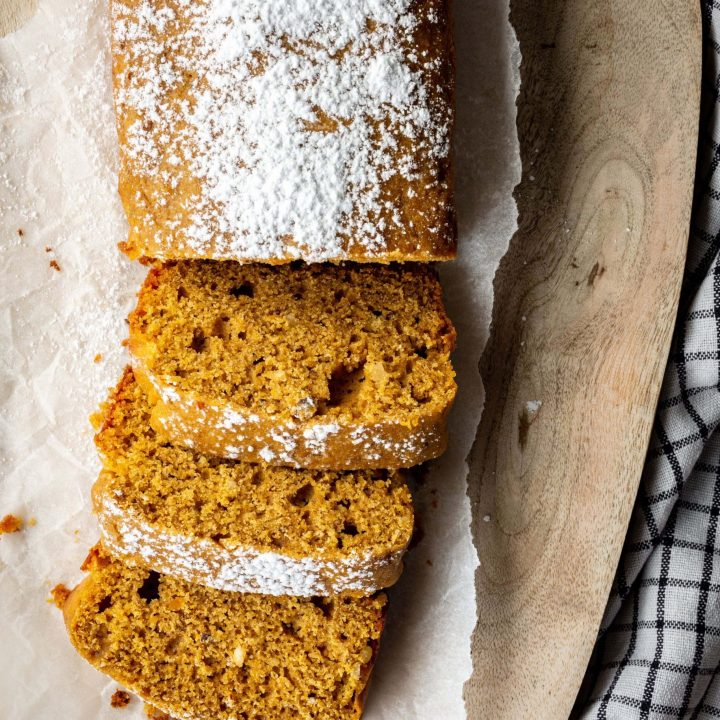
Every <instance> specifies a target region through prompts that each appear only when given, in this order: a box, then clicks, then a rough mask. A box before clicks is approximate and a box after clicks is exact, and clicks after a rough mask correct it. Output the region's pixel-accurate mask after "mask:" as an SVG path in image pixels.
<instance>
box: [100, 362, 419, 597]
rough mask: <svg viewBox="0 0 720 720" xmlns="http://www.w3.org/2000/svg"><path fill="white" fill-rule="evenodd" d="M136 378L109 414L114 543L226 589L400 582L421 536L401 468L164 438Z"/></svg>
mask: <svg viewBox="0 0 720 720" xmlns="http://www.w3.org/2000/svg"><path fill="white" fill-rule="evenodd" d="M149 416H150V408H149V406H148V404H147V400H146V398H145V396H144V393H143V392H142V390H141V389H140V387H139V386H138V384H137V383H136V382H135V379H134V377H133V373H132V370H130V369H129V368H128V369H127V370H126V371H125V374H124V376H123V377H122V379H121V380H120V382H119V384H118V386H117V388H116V389H115V390H114V392H113V393H112V394H111V397H110V399H109V401H108V402H107V403H106V405H105V407H104V411H103V413H102V416H101V417H100V421H101V423H102V424H101V427H100V431H99V432H98V434H97V436H96V444H97V447H98V449H99V451H100V454H101V456H102V458H103V464H104V469H103V472H102V473H101V475H100V478H99V479H98V481H97V483H96V484H95V486H94V488H93V505H94V509H95V512H96V513H97V516H98V519H99V522H100V528H101V532H102V537H103V541H104V543H105V546H106V547H107V548H108V549H109V550H110V551H111V552H113V554H116V555H120V556H123V557H125V558H127V559H128V560H130V561H131V562H133V563H140V564H145V565H147V566H149V567H151V568H153V569H154V570H158V571H160V572H163V573H166V574H168V575H174V576H177V577H180V578H183V579H185V580H189V581H191V582H199V583H202V584H204V585H208V586H210V587H214V588H219V589H221V590H232V591H240V592H260V593H267V594H271V595H302V596H312V595H335V594H338V593H350V594H355V595H358V594H361V595H369V594H371V593H373V592H375V591H376V590H378V589H380V588H382V587H387V586H388V585H392V584H393V583H394V582H395V581H396V580H397V578H398V576H399V575H400V572H401V570H402V557H403V554H404V553H405V550H406V548H407V545H408V543H409V541H410V537H411V535H412V528H413V510H412V499H411V497H410V492H409V490H408V488H407V485H406V483H405V481H404V479H403V477H402V475H401V473H400V472H399V471H394V470H390V471H384V470H373V471H370V470H359V471H353V472H349V471H345V472H331V471H320V470H315V471H311V470H296V469H292V468H284V467H269V466H267V465H264V464H262V465H254V464H250V463H245V462H240V461H237V460H223V459H219V458H213V457H208V456H206V455H201V454H200V453H198V452H196V451H193V450H190V449H188V448H184V447H179V446H174V445H170V444H168V443H164V442H162V441H161V440H160V439H159V438H158V437H157V435H156V433H155V432H154V431H153V430H152V428H151V427H150V425H149V422H148V421H149Z"/></svg>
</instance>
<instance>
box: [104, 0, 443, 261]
mask: <svg viewBox="0 0 720 720" xmlns="http://www.w3.org/2000/svg"><path fill="white" fill-rule="evenodd" d="M111 11H112V57H113V79H114V94H115V105H116V111H117V113H116V114H117V129H118V137H119V142H120V160H121V166H120V177H119V190H120V195H121V198H122V201H123V204H124V206H125V210H126V212H127V215H128V219H129V222H130V233H129V237H128V240H127V242H126V243H124V244H123V248H124V250H125V252H127V253H128V254H129V255H130V256H131V257H133V258H136V257H140V256H146V257H150V258H156V259H173V258H175V259H178V258H180V259H184V258H209V259H233V260H242V261H245V262H252V261H262V262H271V263H282V262H288V261H290V260H293V259H303V260H306V261H312V262H324V261H340V260H347V259H350V260H355V261H375V262H388V261H393V260H420V261H430V260H447V259H450V258H452V257H454V256H455V246H456V242H455V239H456V230H455V217H454V210H453V189H452V177H451V170H450V136H451V132H452V124H453V93H454V76H453V49H452V40H451V32H450V22H449V17H448V0H382V2H374V1H373V2H370V1H368V0H353V2H348V0H328V2H324V3H323V5H322V10H318V8H317V7H316V5H315V4H314V3H312V2H307V1H306V0H172V1H171V2H170V1H168V0H112V1H111Z"/></svg>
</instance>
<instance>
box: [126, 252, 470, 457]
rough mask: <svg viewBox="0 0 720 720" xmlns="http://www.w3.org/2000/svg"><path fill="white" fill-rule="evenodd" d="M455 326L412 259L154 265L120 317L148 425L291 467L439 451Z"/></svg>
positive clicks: (450, 388)
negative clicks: (126, 322) (147, 406)
mask: <svg viewBox="0 0 720 720" xmlns="http://www.w3.org/2000/svg"><path fill="white" fill-rule="evenodd" d="M454 344H455V330H454V328H453V326H452V324H451V322H450V320H449V319H448V317H447V315H446V313H445V310H444V308H443V305H442V290H441V288H440V284H439V282H438V279H437V275H436V273H435V271H434V270H433V269H432V268H430V267H428V266H425V265H418V264H406V265H358V264H345V265H339V266H335V265H323V266H317V265H305V264H303V263H299V264H293V265H282V266H268V265H243V264H240V263H236V262H221V263H215V262H212V261H178V262H169V263H165V264H162V265H158V266H156V267H154V268H153V269H152V270H151V271H150V273H149V274H148V276H147V279H146V281H145V283H144V285H143V287H142V289H141V291H140V293H139V300H138V305H137V308H136V309H135V311H134V312H133V313H132V314H131V315H130V340H129V347H130V351H131V353H132V355H133V358H134V359H133V365H134V368H135V375H136V377H137V380H138V382H139V383H140V384H141V385H142V386H143V388H144V389H145V390H146V392H148V394H149V395H150V396H151V398H152V402H153V404H154V405H155V407H154V410H153V416H152V424H153V427H155V429H156V430H157V431H158V432H164V433H166V434H167V436H168V437H169V438H170V439H172V440H173V441H174V442H176V443H182V444H186V445H189V446H192V447H195V448H197V449H199V450H202V451H203V452H207V453H211V454H215V455H219V456H222V457H233V458H241V459H244V460H248V461H252V462H259V461H265V462H268V463H271V464H274V465H288V466H295V467H305V468H326V469H358V468H398V467H411V466H413V465H417V464H419V463H422V462H425V461H426V460H430V459H432V458H434V457H437V456H438V455H440V454H441V453H442V452H443V451H444V450H445V446H446V443H447V438H446V429H445V423H446V417H447V414H448V412H449V410H450V407H451V405H452V402H453V400H454V398H455V392H456V385H455V378H454V372H453V369H452V365H451V361H450V353H451V351H452V349H453V347H454Z"/></svg>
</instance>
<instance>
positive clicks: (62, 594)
mask: <svg viewBox="0 0 720 720" xmlns="http://www.w3.org/2000/svg"><path fill="white" fill-rule="evenodd" d="M69 595H70V590H69V588H68V587H67V586H66V585H64V584H63V583H58V584H57V585H56V586H55V587H54V588H53V589H52V590H51V591H50V600H48V602H51V603H52V604H53V605H54V606H55V607H56V608H57V609H58V610H62V609H63V606H64V605H65V601H66V600H67V599H68V597H69Z"/></svg>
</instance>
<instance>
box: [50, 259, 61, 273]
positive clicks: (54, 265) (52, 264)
mask: <svg viewBox="0 0 720 720" xmlns="http://www.w3.org/2000/svg"><path fill="white" fill-rule="evenodd" d="M50 267H51V268H52V269H53V270H57V272H60V270H61V268H60V264H59V263H58V261H57V260H51V261H50Z"/></svg>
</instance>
